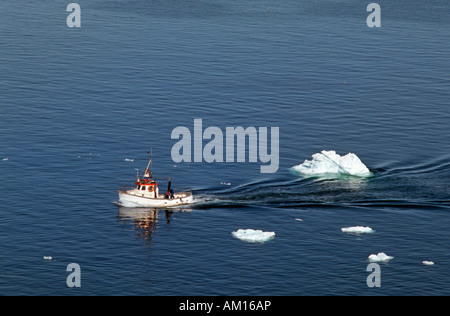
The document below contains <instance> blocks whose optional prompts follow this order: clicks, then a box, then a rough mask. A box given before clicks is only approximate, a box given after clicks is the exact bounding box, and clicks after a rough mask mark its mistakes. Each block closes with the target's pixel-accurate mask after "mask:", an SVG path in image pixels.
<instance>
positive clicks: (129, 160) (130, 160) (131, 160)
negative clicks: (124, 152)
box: [124, 158, 134, 162]
mask: <svg viewBox="0 0 450 316" xmlns="http://www.w3.org/2000/svg"><path fill="white" fill-rule="evenodd" d="M124 160H125V161H128V162H134V159H131V158H125V159H124Z"/></svg>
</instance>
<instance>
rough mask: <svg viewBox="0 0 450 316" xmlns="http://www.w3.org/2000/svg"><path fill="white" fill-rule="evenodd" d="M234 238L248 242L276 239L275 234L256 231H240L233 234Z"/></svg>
mask: <svg viewBox="0 0 450 316" xmlns="http://www.w3.org/2000/svg"><path fill="white" fill-rule="evenodd" d="M231 234H232V235H233V236H234V237H236V238H238V239H240V240H243V241H248V242H265V241H268V240H270V239H273V238H275V232H263V231H262V230H254V229H238V230H237V231H235V232H232V233H231Z"/></svg>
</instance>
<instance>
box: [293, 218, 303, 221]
mask: <svg viewBox="0 0 450 316" xmlns="http://www.w3.org/2000/svg"><path fill="white" fill-rule="evenodd" d="M295 220H296V221H299V222H303V220H302V219H301V218H296V219H295Z"/></svg>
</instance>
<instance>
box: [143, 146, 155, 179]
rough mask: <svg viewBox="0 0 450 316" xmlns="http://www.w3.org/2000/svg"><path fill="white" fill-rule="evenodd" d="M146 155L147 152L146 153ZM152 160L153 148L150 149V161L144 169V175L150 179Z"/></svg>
mask: <svg viewBox="0 0 450 316" xmlns="http://www.w3.org/2000/svg"><path fill="white" fill-rule="evenodd" d="M147 154H148V152H147ZM152 160H153V148H151V149H150V160H149V162H148V164H147V168H146V169H145V172H144V174H148V175H149V178H151V177H152Z"/></svg>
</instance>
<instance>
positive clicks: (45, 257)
mask: <svg viewBox="0 0 450 316" xmlns="http://www.w3.org/2000/svg"><path fill="white" fill-rule="evenodd" d="M44 260H53V257H52V256H44Z"/></svg>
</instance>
